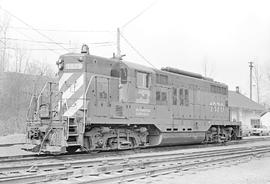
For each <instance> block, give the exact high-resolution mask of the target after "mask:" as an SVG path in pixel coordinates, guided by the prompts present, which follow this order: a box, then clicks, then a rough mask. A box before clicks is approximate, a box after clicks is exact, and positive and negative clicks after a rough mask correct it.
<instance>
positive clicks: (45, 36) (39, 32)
mask: <svg viewBox="0 0 270 184" xmlns="http://www.w3.org/2000/svg"><path fill="white" fill-rule="evenodd" d="M0 9H2V10H3V11H4V12H6V13H7V14H9V15H10V16H12V17H14V18H15V19H17V20H18V21H20V22H22V23H23V24H24V25H26V26H27V27H29V28H31V29H32V30H34V31H35V32H37V33H38V34H39V35H41V36H42V37H44V38H46V39H47V40H49V41H51V42H55V41H54V40H53V39H51V38H50V37H48V36H47V35H45V34H43V33H42V32H41V31H39V30H38V29H35V28H34V27H33V26H31V25H30V24H28V23H26V22H25V21H24V20H22V19H21V18H19V17H17V16H16V15H14V14H12V13H11V12H9V11H8V10H6V9H4V8H2V7H1V6H0ZM56 45H58V46H59V47H61V48H62V49H64V50H66V51H68V52H69V50H68V49H66V48H65V47H64V46H62V45H61V44H57V42H56Z"/></svg>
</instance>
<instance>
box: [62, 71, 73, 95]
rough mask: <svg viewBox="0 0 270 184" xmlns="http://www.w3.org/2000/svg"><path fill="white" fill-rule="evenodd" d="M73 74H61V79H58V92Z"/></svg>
mask: <svg viewBox="0 0 270 184" xmlns="http://www.w3.org/2000/svg"><path fill="white" fill-rule="evenodd" d="M72 74H73V73H63V75H62V76H61V78H60V79H59V91H60V90H61V88H62V86H63V85H64V83H65V82H66V81H67V80H68V79H69V78H70V77H71V76H72Z"/></svg>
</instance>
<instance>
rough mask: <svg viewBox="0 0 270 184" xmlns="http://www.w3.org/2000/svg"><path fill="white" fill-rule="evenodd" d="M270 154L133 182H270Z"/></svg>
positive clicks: (137, 183)
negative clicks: (237, 162) (229, 163)
mask: <svg viewBox="0 0 270 184" xmlns="http://www.w3.org/2000/svg"><path fill="white" fill-rule="evenodd" d="M269 171H270V154H268V155H267V156H266V157H261V158H255V157H254V158H251V160H250V161H248V162H244V163H240V164H237V165H232V164H231V165H229V166H221V167H219V168H208V169H204V170H200V171H198V170H197V171H189V172H179V173H172V174H168V175H163V176H158V177H155V178H146V179H144V180H140V181H135V182H131V183H132V184H145V183H147V184H152V183H154V184H163V183H166V184H205V183H207V184H228V183H229V184H270V172H269Z"/></svg>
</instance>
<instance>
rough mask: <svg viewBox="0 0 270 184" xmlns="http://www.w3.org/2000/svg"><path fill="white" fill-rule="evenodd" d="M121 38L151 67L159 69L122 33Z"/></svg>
mask: <svg viewBox="0 0 270 184" xmlns="http://www.w3.org/2000/svg"><path fill="white" fill-rule="evenodd" d="M120 35H121V37H122V38H123V39H124V40H125V41H126V43H127V44H128V45H129V46H130V47H131V48H132V49H133V50H134V51H135V52H136V53H137V54H138V55H139V56H140V57H141V58H142V59H143V60H144V61H146V62H147V63H148V64H149V65H151V66H152V67H153V68H155V69H157V70H158V68H157V67H155V66H154V65H153V64H152V63H151V62H150V61H149V60H148V59H146V58H145V57H144V56H143V55H142V54H141V53H140V52H139V51H138V50H137V49H136V48H135V47H134V46H133V45H132V44H131V43H130V42H129V41H128V40H127V39H126V38H125V37H124V35H123V34H122V33H120Z"/></svg>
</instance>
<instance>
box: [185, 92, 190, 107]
mask: <svg viewBox="0 0 270 184" xmlns="http://www.w3.org/2000/svg"><path fill="white" fill-rule="evenodd" d="M188 105H189V94H188V89H185V106H188Z"/></svg>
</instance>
